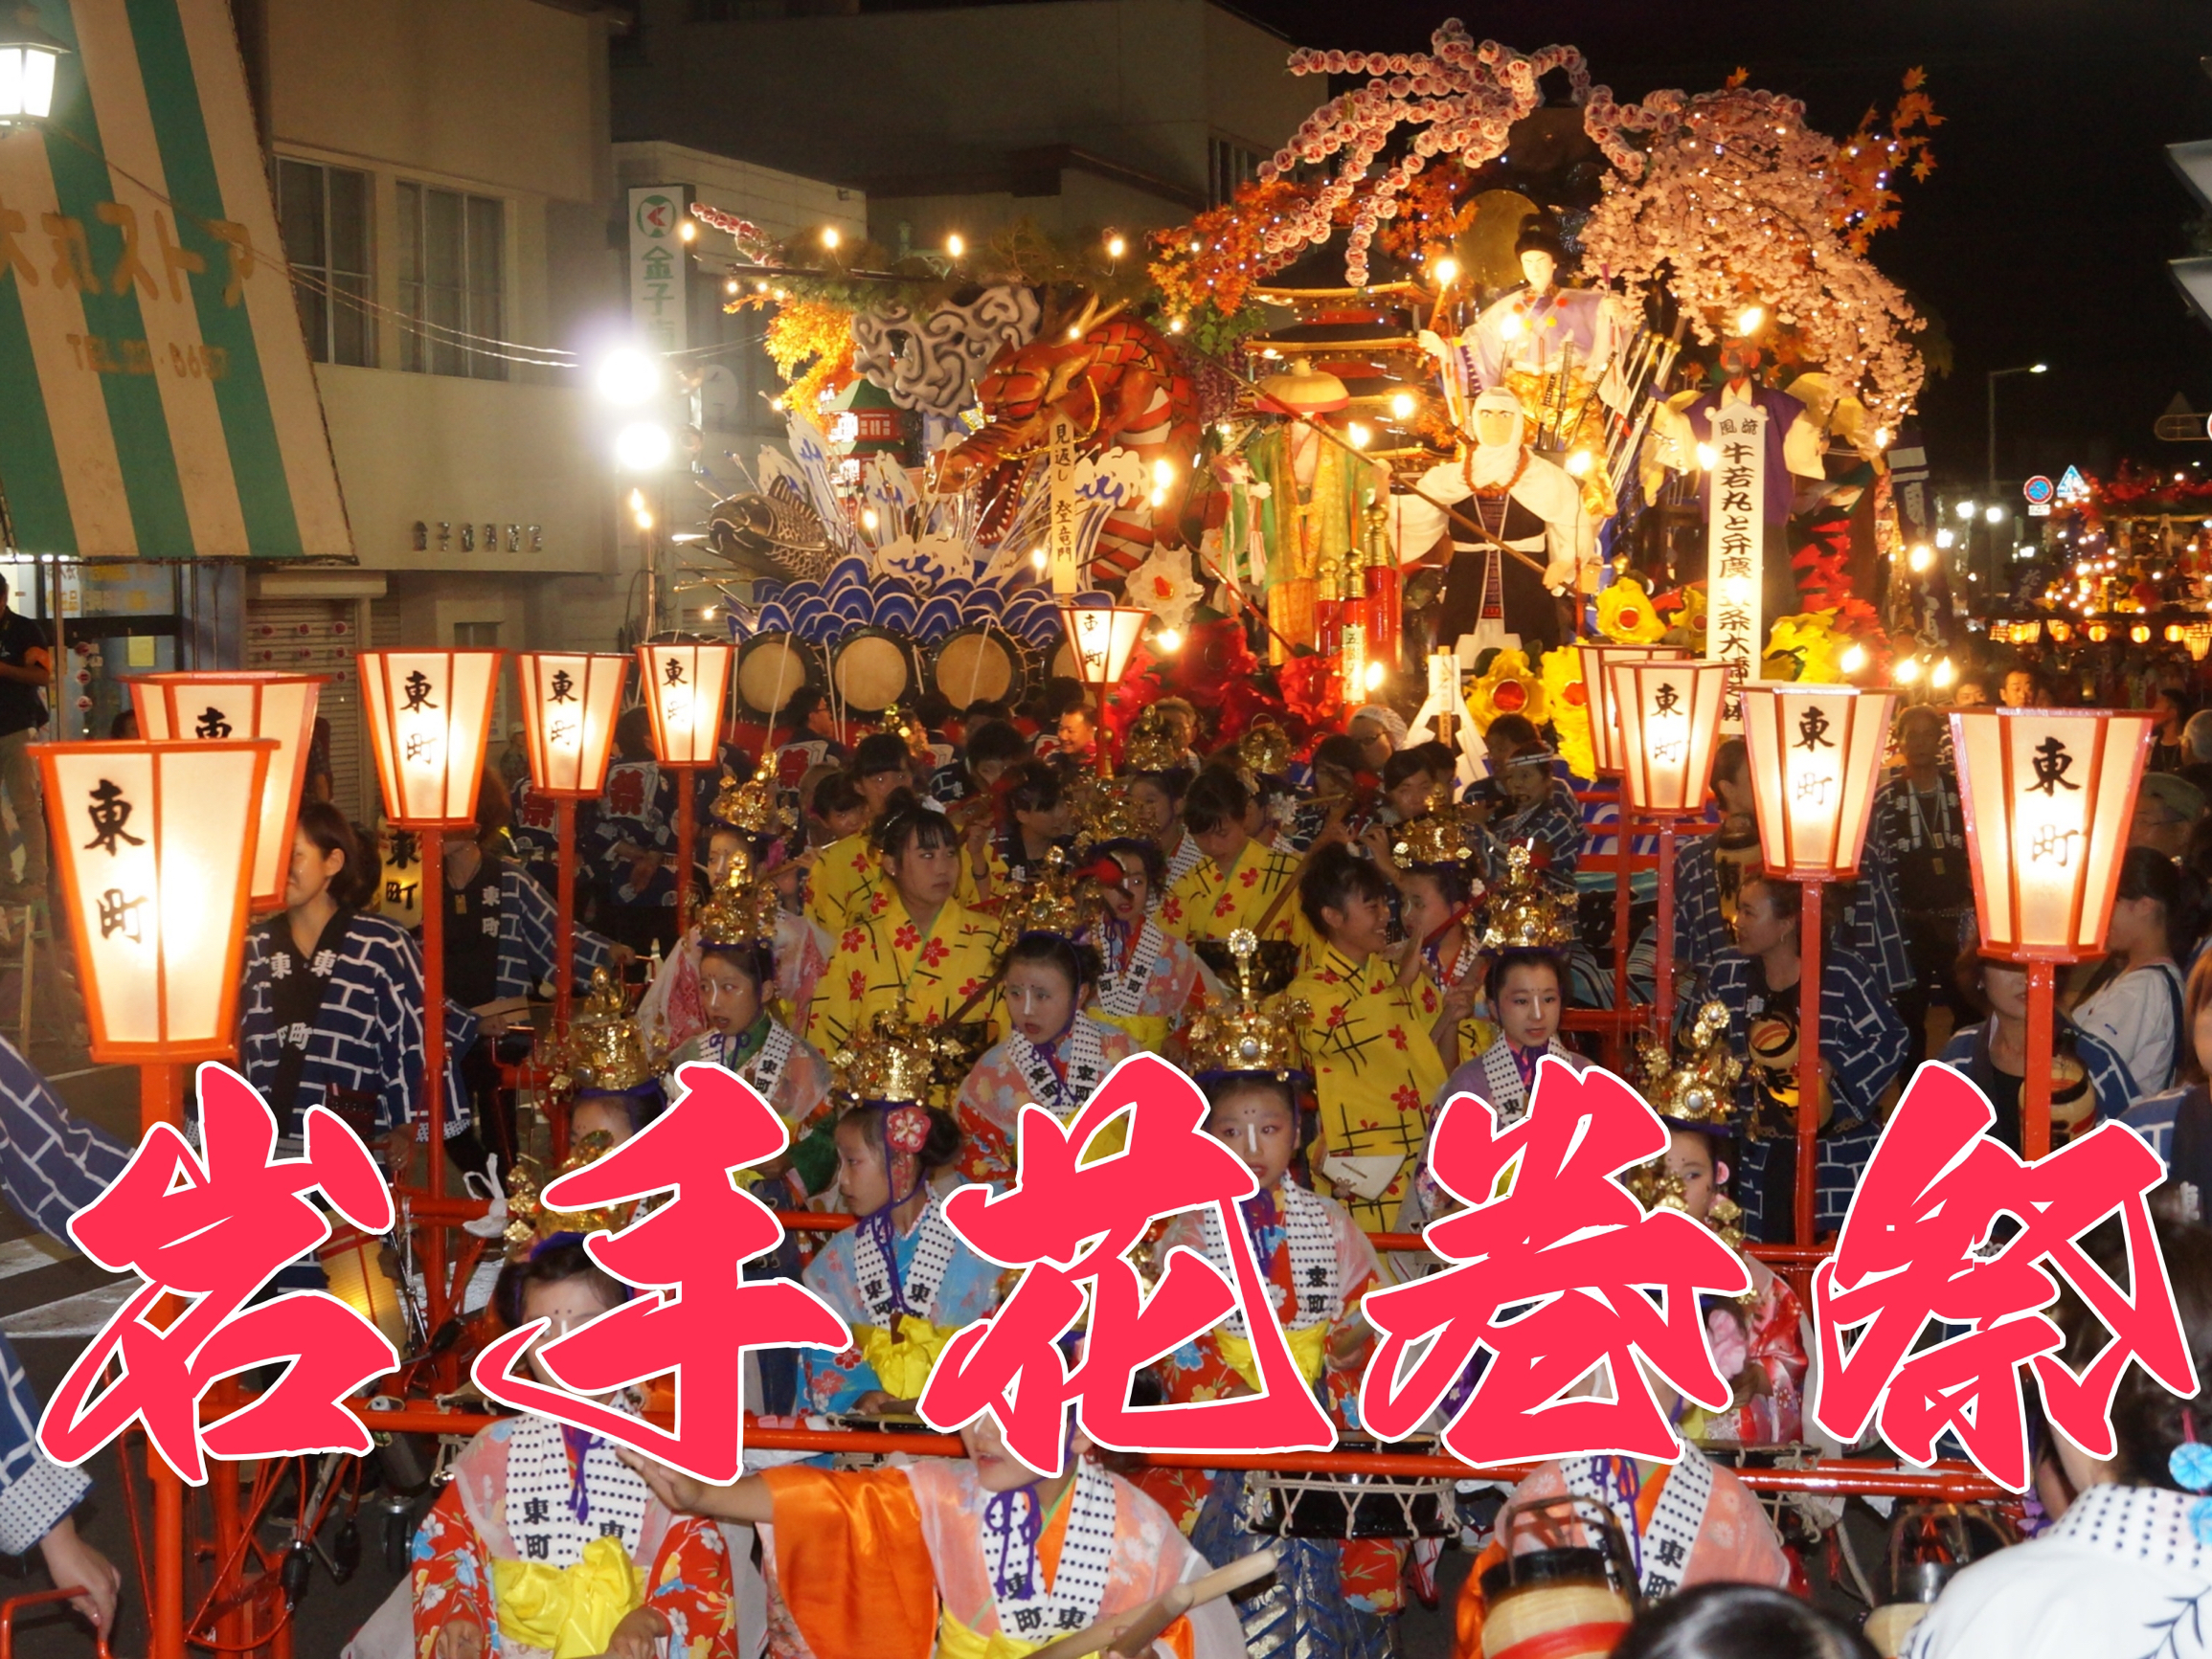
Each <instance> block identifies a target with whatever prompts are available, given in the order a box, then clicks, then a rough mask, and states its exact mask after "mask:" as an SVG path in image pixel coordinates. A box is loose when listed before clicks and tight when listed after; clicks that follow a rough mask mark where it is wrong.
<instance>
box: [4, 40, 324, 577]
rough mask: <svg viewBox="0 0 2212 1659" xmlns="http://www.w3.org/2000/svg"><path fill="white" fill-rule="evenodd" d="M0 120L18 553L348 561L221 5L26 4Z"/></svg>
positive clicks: (9, 464) (8, 429)
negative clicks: (29, 29) (22, 122)
mask: <svg viewBox="0 0 2212 1659" xmlns="http://www.w3.org/2000/svg"><path fill="white" fill-rule="evenodd" d="M28 10H29V11H30V12H31V13H32V15H33V16H34V18H35V20H36V21H37V22H38V24H39V25H40V26H41V27H42V28H44V29H45V30H46V31H47V32H48V33H49V34H53V35H54V36H56V38H58V39H60V40H62V41H64V42H65V43H67V44H68V45H69V46H70V47H71V48H72V50H73V51H74V53H75V56H71V57H65V58H63V59H62V62H61V68H60V72H59V75H58V77H57V83H56V88H55V95H54V114H53V118H52V119H51V120H50V121H49V122H48V123H47V124H46V126H45V127H44V128H43V129H41V128H39V127H35V126H26V127H13V128H0V502H4V503H5V504H6V508H7V529H8V530H9V532H10V538H9V539H10V540H11V543H12V547H13V550H14V551H15V552H17V553H19V554H32V555H39V554H61V555H64V556H72V557H79V558H84V559H131V558H139V559H189V558H257V559H298V558H336V559H344V560H347V561H350V560H351V559H352V557H353V542H352V536H351V534H350V532H349V530H348V528H347V526H346V509H345V505H344V504H343V503H342V502H341V501H340V499H339V495H338V480H337V473H336V470H335V468H334V467H333V466H332V464H331V460H330V441H329V437H328V434H327V431H326V430H325V428H324V424H323V406H322V402H321V400H320V398H319V397H318V396H317V394H316V391H315V380H314V373H313V370H311V369H310V368H309V366H308V363H307V352H306V347H305V344H304V343H303V341H302V338H301V333H300V323H299V316H298V312H297V310H296V309H295V307H294V305H293V301H292V285H291V278H290V275H289V272H288V271H287V269H286V267H285V264H284V260H283V254H282V244H281V243H280V241H279V239H278V235H277V224H276V214H275V212H274V210H273V209H272V207H271V205H270V201H269V185H268V175H267V173H266V172H265V171H264V170H263V162H262V157H261V152H260V146H259V145H258V144H257V142H256V139H255V131H254V118H253V112H252V110H251V108H250V106H249V105H248V102H247V99H246V82H245V72H244V68H243V66H242V65H241V63H240V62H239V59H238V49H237V37H236V35H235V34H233V32H232V25H231V18H230V11H229V7H228V6H227V4H226V3H225V0H32V4H31V5H30V6H29V8H28Z"/></svg>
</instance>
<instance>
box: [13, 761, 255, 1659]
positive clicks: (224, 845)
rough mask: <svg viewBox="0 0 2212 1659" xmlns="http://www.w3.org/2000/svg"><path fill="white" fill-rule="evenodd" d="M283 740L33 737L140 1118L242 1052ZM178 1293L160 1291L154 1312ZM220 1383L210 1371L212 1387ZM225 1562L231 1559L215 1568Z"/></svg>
mask: <svg viewBox="0 0 2212 1659" xmlns="http://www.w3.org/2000/svg"><path fill="white" fill-rule="evenodd" d="M277 747H278V746H277V744H276V743H275V742H274V741H273V740H271V739H268V738H258V739H249V740H238V739H232V740H221V741H213V742H206V743H155V742H148V741H146V740H143V739H142V740H139V741H136V742H130V743H41V744H34V745H33V747H32V751H31V752H32V753H33V754H34V756H35V757H36V758H37V762H38V773H39V782H40V784H41V785H42V786H43V788H44V790H45V795H46V821H47V823H48V825H49V826H50V827H51V830H52V836H53V846H54V859H55V871H56V875H58V876H59V877H60V880H61V893H62V898H63V902H64V904H65V906H66V908H67V909H68V912H69V931H70V936H71V938H72V939H73V941H74V942H75V944H76V946H77V960H78V964H79V972H80V973H81V974H82V975H83V978H84V1010H85V1019H86V1022H87V1024H88V1025H89V1026H90V1028H91V1033H92V1043H91V1048H92V1058H93V1060H94V1061H95V1062H97V1063H99V1064H102V1065H137V1066H138V1102H139V1119H140V1123H141V1127H142V1129H147V1130H150V1129H151V1128H153V1126H154V1125H155V1124H157V1123H166V1124H168V1125H169V1127H170V1128H172V1129H175V1130H177V1131H179V1132H181V1131H182V1130H183V1129H184V1126H185V1124H184V1089H183V1087H182V1080H181V1078H180V1077H179V1075H178V1070H177V1067H178V1066H179V1065H181V1064H184V1063H188V1062H191V1061H195V1060H228V1059H231V1058H232V1057H234V1056H235V1055H236V1054H237V1009H238V980H239V967H240V963H241V960H242V958H243V956H244V954H245V936H246V916H247V908H248V894H249V892H250V890H251V886H252V877H253V868H254V841H255V836H256V833H257V831H258V830H259V828H260V818H261V793H262V790H263V789H264V788H265V787H266V785H267V784H268V772H269V762H270V759H271V757H272V756H273V755H274V754H275V752H276V750H277ZM177 1306H178V1304H177V1303H176V1301H175V1299H174V1298H164V1306H163V1309H162V1310H161V1311H160V1312H159V1313H157V1316H158V1317H166V1316H167V1314H168V1313H169V1312H172V1311H173V1310H174V1309H175V1308H176V1307H177ZM229 1386H230V1385H229V1384H228V1383H227V1382H225V1383H223V1384H219V1385H218V1392H217V1399H218V1400H219V1399H221V1398H222V1393H221V1390H223V1389H227V1388H228V1387H229ZM151 1462H152V1469H151V1473H152V1478H153V1524H154V1548H153V1556H154V1569H153V1571H154V1582H153V1597H152V1602H153V1604H152V1605H151V1606H150V1607H148V1608H147V1622H148V1624H149V1625H150V1626H151V1631H152V1639H153V1652H154V1653H155V1654H156V1655H157V1656H158V1659H183V1655H184V1651H185V1645H184V1625H185V1611H184V1552H185V1544H184V1482H183V1480H182V1478H181V1477H180V1476H179V1475H178V1474H177V1472H176V1471H175V1470H174V1469H173V1468H169V1465H168V1463H167V1462H166V1461H164V1460H163V1459H160V1458H155V1459H152V1460H151ZM214 1506H215V1516H216V1530H217V1537H218V1540H220V1542H219V1544H218V1548H222V1547H228V1546H230V1545H232V1544H233V1543H234V1542H235V1536H234V1535H235V1531H236V1528H235V1523H236V1519H237V1485H236V1477H235V1474H232V1473H231V1472H229V1471H224V1472H221V1473H218V1474H216V1476H215V1478H214ZM223 1570H224V1571H225V1572H227V1571H228V1570H229V1569H228V1568H227V1567H226V1568H224V1569H223Z"/></svg>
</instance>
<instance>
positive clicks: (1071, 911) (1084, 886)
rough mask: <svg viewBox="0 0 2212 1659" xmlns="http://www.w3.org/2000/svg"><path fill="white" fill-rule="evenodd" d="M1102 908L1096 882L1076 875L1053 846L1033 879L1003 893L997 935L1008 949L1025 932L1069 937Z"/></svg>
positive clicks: (1089, 921) (1076, 932) (1094, 917)
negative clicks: (1042, 866)
mask: <svg viewBox="0 0 2212 1659" xmlns="http://www.w3.org/2000/svg"><path fill="white" fill-rule="evenodd" d="M1100 908H1102V902H1101V900H1100V897H1099V893H1098V884H1097V883H1096V882H1095V881H1091V880H1089V879H1088V878H1078V877H1077V876H1076V874H1075V872H1074V871H1073V870H1072V869H1070V868H1069V867H1068V855H1067V854H1066V853H1064V852H1062V851H1061V850H1060V849H1059V848H1058V847H1054V848H1053V849H1052V850H1051V851H1050V852H1049V853H1047V854H1046V855H1045V867H1044V868H1043V869H1041V870H1039V871H1038V872H1037V874H1036V876H1035V878H1034V879H1033V880H1031V881H1030V882H1029V883H1028V884H1027V886H1020V887H1017V888H1015V889H1014V890H1013V891H1012V892H1010V893H1008V894H1007V895H1006V902H1005V905H1004V908H1002V909H1001V910H1000V912H999V934H1000V936H1001V937H1002V938H1004V940H1005V941H1006V945H1007V948H1008V949H1009V950H1010V949H1011V948H1012V947H1013V944H1014V941H1015V940H1017V939H1019V938H1020V937H1021V936H1022V935H1023V934H1024V933H1057V934H1059V935H1060V936H1061V937H1062V938H1063V939H1072V938H1074V937H1075V936H1076V935H1077V934H1078V933H1080V932H1082V931H1083V930H1085V929H1087V928H1089V927H1090V926H1091V924H1092V923H1094V922H1095V921H1096V920H1097V919H1098V912H1099V910H1100Z"/></svg>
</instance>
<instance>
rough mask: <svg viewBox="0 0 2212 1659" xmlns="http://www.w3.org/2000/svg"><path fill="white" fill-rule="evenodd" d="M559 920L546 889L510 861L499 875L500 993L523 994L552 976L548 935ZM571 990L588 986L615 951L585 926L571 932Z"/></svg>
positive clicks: (518, 995) (551, 935) (585, 989)
mask: <svg viewBox="0 0 2212 1659" xmlns="http://www.w3.org/2000/svg"><path fill="white" fill-rule="evenodd" d="M559 921H560V917H559V914H558V912H557V911H555V910H554V908H553V900H552V899H551V898H550V897H549V896H548V895H547V893H546V890H545V889H544V888H543V887H541V886H538V885H537V883H535V882H533V881H532V880H530V877H529V876H527V875H525V874H524V873H523V872H522V871H521V870H519V869H517V868H516V867H515V866H514V865H512V864H508V866H507V867H506V868H505V869H504V870H502V871H501V873H500V884H499V994H500V995H501V996H502V997H527V996H529V995H530V991H531V990H532V989H533V988H534V987H536V986H538V985H541V984H543V983H544V982H545V981H546V980H548V979H551V978H552V977H553V934H554V930H555V928H556V927H557V925H558V923H559ZM575 945H576V950H575V953H574V956H575V967H574V973H575V989H576V990H578V991H589V990H590V989H591V988H592V970H593V969H594V968H597V967H598V966H599V965H600V964H601V963H602V962H605V961H606V960H607V959H608V958H607V953H608V952H609V951H611V950H613V949H614V947H613V946H612V945H611V944H609V943H608V941H606V940H605V939H602V938H600V937H599V936H598V934H597V933H595V932H593V931H592V930H590V929H589V928H578V929H576V934H575Z"/></svg>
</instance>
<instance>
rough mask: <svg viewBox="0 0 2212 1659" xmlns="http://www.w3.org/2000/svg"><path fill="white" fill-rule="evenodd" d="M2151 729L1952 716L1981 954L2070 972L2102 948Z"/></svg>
mask: <svg viewBox="0 0 2212 1659" xmlns="http://www.w3.org/2000/svg"><path fill="white" fill-rule="evenodd" d="M2156 724H2157V723H2156V718H2155V717H2154V716H2152V715H2149V714H2123V713H2114V712H2111V711H2110V710H2106V709H2095V708H2082V709H2073V708H2068V709H2054V708H1969V709H1960V710H1958V711H1956V712H1954V713H1952V716H1951V739H1952V751H1954V752H1955V753H1956V755H1957V756H1958V781H1959V796H1960V805H1961V806H1962V807H1963V808H1964V810H1965V818H1966V844H1967V851H1968V856H1969V860H1970V863H1971V865H1972V868H1973V871H1974V905H1975V914H1976V915H1977V917H1978V918H1979V920H1980V923H1981V941H1982V950H1983V951H1984V952H1985V953H1988V954H1990V955H1992V956H1998V957H2002V958H2005V959H2008V960H2011V961H2016V962H2037V961H2042V962H2071V961H2075V960H2077V959H2078V958H2080V957H2083V956H2093V955H2096V954H2098V953H2101V952H2102V951H2103V950H2104V948H2105V928H2106V924H2107V923H2108V922H2109V921H2110V917H2111V909H2112V897H2113V894H2114V892H2115V891H2116V890H2117V888H2118V886H2119V880H2120V861H2121V859H2122V857H2123V856H2124V855H2125V854H2126V852H2127V850H2128V827H2129V820H2130V818H2131V817H2132V816H2133V813H2134V810H2135V786H2136V783H2137V782H2138V781H2139V780H2140V779H2141V777H2142V774H2143V764H2144V762H2145V760H2146V759H2147V758H2148V757H2149V755H2150V751H2151V739H2152V732H2153V731H2154V729H2156Z"/></svg>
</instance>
